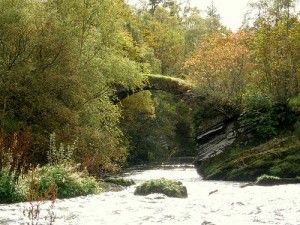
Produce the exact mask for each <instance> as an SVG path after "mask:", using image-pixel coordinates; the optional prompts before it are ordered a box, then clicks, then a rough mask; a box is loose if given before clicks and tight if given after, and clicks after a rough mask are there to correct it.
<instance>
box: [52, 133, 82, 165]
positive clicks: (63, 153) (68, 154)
mask: <svg viewBox="0 0 300 225" xmlns="http://www.w3.org/2000/svg"><path fill="white" fill-rule="evenodd" d="M76 142H77V141H75V142H74V144H72V145H67V147H64V145H63V144H62V143H61V144H60V146H59V148H57V146H56V134H55V133H52V134H51V135H50V146H49V150H48V152H47V160H48V163H49V164H50V165H62V164H72V163H74V158H73V157H74V152H75V148H76Z"/></svg>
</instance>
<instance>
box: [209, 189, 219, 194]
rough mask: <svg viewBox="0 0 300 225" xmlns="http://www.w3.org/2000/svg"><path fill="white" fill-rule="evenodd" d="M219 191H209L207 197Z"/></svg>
mask: <svg viewBox="0 0 300 225" xmlns="http://www.w3.org/2000/svg"><path fill="white" fill-rule="evenodd" d="M218 191H219V190H214V191H211V192H209V194H208V195H212V194H215V193H217V192H218Z"/></svg>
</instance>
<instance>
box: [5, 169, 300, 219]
mask: <svg viewBox="0 0 300 225" xmlns="http://www.w3.org/2000/svg"><path fill="white" fill-rule="evenodd" d="M162 177H164V178H167V179H175V180H180V181H182V183H183V184H184V185H185V186H186V187H187V191H188V198H186V199H176V198H169V197H166V196H164V195H160V194H152V195H148V196H135V195H133V192H134V189H135V186H132V187H129V188H127V189H125V190H123V191H120V192H107V193H103V194H100V195H94V196H87V197H78V198H72V199H63V200H57V202H56V203H55V208H54V212H55V215H56V216H55V217H56V220H55V222H54V224H55V225H60V224H64V225H65V224H72V225H96V224H97V225H101V224H105V225H150V224H152V225H154V224H155V225H157V224H167V225H168V224H170V225H179V224H181V225H182V224H184V225H201V224H202V225H212V224H215V225H247V224H267V225H268V224H282V225H300V185H299V184H297V185H281V186H273V187H260V186H248V187H245V188H240V185H241V183H237V182H217V181H203V180H201V177H199V175H198V174H197V172H196V170H195V168H194V167H193V166H192V165H191V164H178V165H172V166H160V167H157V168H152V169H147V170H133V171H131V172H130V173H128V174H127V178H130V179H133V180H135V181H136V182H137V184H139V183H141V182H143V181H145V180H149V179H156V178H162ZM28 204H29V203H18V204H11V205H0V225H10V224H12V225H14V224H26V218H25V217H24V216H23V213H22V211H23V209H24V207H28ZM47 208H49V203H45V204H43V205H42V211H41V219H40V223H39V224H47V223H46V222H45V220H44V219H43V216H44V215H45V214H47V211H46V209H47ZM30 225H31V224H30Z"/></svg>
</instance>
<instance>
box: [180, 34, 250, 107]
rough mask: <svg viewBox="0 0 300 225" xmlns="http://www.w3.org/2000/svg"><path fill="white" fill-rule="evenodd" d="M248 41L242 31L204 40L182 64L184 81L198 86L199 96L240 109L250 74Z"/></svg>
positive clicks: (246, 35) (247, 35)
mask: <svg viewBox="0 0 300 225" xmlns="http://www.w3.org/2000/svg"><path fill="white" fill-rule="evenodd" d="M248 40H249V34H248V33H247V32H244V31H239V32H237V33H231V32H229V33H227V34H216V35H215V36H213V37H207V39H206V40H205V41H202V42H200V43H199V45H198V46H197V47H198V48H197V50H196V51H195V52H194V54H193V55H192V56H191V57H190V58H189V59H188V60H187V61H186V62H185V65H184V67H183V70H184V72H185V74H186V76H187V79H189V80H191V81H192V82H193V83H195V84H198V85H199V89H200V92H201V93H202V95H204V96H208V97H212V98H217V99H219V101H220V100H221V101H222V102H224V103H227V104H228V103H229V104H231V105H233V106H234V107H236V108H240V107H241V103H242V95H243V93H244V91H245V88H246V85H247V76H248V74H249V72H250V71H251V64H250V63H249V61H248V60H249V57H250V54H251V52H250V50H249V48H248Z"/></svg>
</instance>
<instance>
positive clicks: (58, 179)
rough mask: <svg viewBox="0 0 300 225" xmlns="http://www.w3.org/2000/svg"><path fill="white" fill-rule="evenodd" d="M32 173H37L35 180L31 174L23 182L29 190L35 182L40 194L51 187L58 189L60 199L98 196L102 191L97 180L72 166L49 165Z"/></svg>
mask: <svg viewBox="0 0 300 225" xmlns="http://www.w3.org/2000/svg"><path fill="white" fill-rule="evenodd" d="M32 173H35V176H34V177H35V179H33V181H32V179H30V174H29V175H28V176H27V178H26V179H25V180H24V181H23V186H24V187H27V189H28V188H29V186H30V185H32V182H34V183H35V185H38V186H39V193H40V194H43V193H45V192H47V190H49V188H50V187H51V186H56V187H57V197H58V198H71V197H77V196H83V195H88V194H96V193H98V192H99V191H100V190H101V189H100V187H99V184H98V183H97V181H96V180H95V178H93V177H90V176H89V175H88V173H87V172H86V171H81V172H79V171H77V168H76V167H72V166H65V165H56V166H50V165H48V166H43V167H38V168H36V169H35V171H32ZM26 194H28V193H25V195H26Z"/></svg>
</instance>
